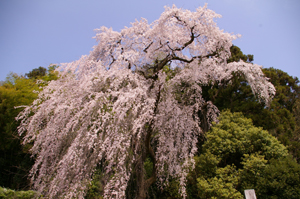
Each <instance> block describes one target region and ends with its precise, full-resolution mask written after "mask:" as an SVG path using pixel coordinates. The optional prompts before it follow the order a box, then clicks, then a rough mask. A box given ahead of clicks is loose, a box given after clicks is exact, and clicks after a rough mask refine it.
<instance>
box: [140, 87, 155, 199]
mask: <svg viewBox="0 0 300 199" xmlns="http://www.w3.org/2000/svg"><path fill="white" fill-rule="evenodd" d="M159 100H160V87H159V91H158V93H157V97H156V102H155V107H154V113H156V112H157V106H158V103H159ZM152 132H153V121H151V122H150V124H149V127H148V128H147V135H146V137H145V142H144V146H145V148H144V149H142V155H141V157H140V159H139V160H138V163H137V167H136V169H137V170H136V171H137V183H138V184H137V187H138V191H137V197H136V199H145V198H146V197H147V192H148V189H149V188H150V186H151V185H152V184H153V183H154V182H155V181H156V158H155V153H154V151H153V149H152V147H151V135H152ZM147 157H150V158H151V161H152V163H153V167H152V174H151V177H150V178H148V179H145V174H146V172H145V169H144V162H145V160H146V158H147Z"/></svg>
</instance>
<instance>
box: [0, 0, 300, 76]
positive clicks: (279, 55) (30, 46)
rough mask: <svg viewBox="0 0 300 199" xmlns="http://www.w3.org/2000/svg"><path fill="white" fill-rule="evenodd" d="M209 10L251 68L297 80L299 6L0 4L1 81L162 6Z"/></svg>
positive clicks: (224, 0)
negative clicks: (236, 35) (270, 69)
mask: <svg viewBox="0 0 300 199" xmlns="http://www.w3.org/2000/svg"><path fill="white" fill-rule="evenodd" d="M205 3H208V8H209V9H212V10H214V11H215V12H217V13H218V14H221V15H222V16H223V17H222V18H221V19H218V20H217V23H218V25H219V27H220V28H221V29H224V30H225V31H227V32H233V33H239V34H241V35H242V38H240V39H238V40H236V41H234V44H235V45H237V46H239V47H240V48H241V50H242V51H243V52H244V54H253V55H254V63H256V64H259V65H262V66H263V67H265V68H268V67H274V68H277V69H281V70H283V71H285V72H287V73H288V74H289V75H291V76H297V77H298V78H299V77H300V65H299V61H298V59H299V58H300V35H299V32H300V22H299V19H300V0H284V1H283V0H0V80H5V77H6V76H7V74H8V73H9V72H10V71H12V72H15V73H17V74H20V75H21V74H25V73H27V72H29V71H31V70H32V69H34V68H38V67H39V66H43V67H45V68H47V67H48V65H49V64H59V63H64V62H71V61H75V60H77V59H79V58H80V57H81V55H86V54H89V52H90V51H91V50H92V47H93V46H94V45H95V44H96V41H95V40H94V39H92V37H93V36H94V35H95V32H94V31H93V30H94V29H96V28H100V27H101V26H107V27H112V28H113V29H114V30H117V31H120V30H121V29H122V28H123V27H124V26H130V22H133V21H134V20H135V19H140V18H141V17H143V18H146V19H147V20H148V21H149V22H152V21H154V20H156V19H158V17H159V16H160V14H161V13H162V12H163V11H164V6H165V5H168V6H172V5H173V4H175V5H176V6H177V7H181V8H184V9H190V10H195V9H196V8H197V7H199V6H203V5H204V4H205Z"/></svg>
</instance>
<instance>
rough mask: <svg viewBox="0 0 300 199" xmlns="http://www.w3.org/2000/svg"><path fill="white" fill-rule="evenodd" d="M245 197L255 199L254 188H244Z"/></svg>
mask: <svg viewBox="0 0 300 199" xmlns="http://www.w3.org/2000/svg"><path fill="white" fill-rule="evenodd" d="M245 197H246V199H257V198H256V195H255V191H254V189H247V190H245Z"/></svg>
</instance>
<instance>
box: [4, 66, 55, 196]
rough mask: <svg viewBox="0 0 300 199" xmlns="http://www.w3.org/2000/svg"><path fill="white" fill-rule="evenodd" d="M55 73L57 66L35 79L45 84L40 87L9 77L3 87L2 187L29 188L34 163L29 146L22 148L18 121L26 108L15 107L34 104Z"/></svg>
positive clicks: (18, 77)
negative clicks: (29, 177)
mask: <svg viewBox="0 0 300 199" xmlns="http://www.w3.org/2000/svg"><path fill="white" fill-rule="evenodd" d="M40 68H41V67H40ZM54 69H55V66H51V67H49V70H48V71H47V73H45V74H44V76H40V77H38V76H36V78H38V79H40V80H43V81H40V82H39V83H38V84H37V81H36V78H31V79H30V78H25V77H23V76H18V75H17V74H15V73H10V74H9V75H8V76H7V78H6V81H5V82H4V83H3V85H1V86H0V154H1V156H0V168H1V169H0V176H1V177H0V186H3V187H9V188H12V189H16V190H20V189H28V188H29V184H30V183H29V181H28V180H27V175H28V172H29V170H30V168H31V166H32V164H33V161H32V159H31V158H30V155H29V154H28V150H29V148H30V145H25V146H22V145H21V142H22V139H21V137H19V135H18V133H17V127H18V125H19V123H18V122H17V121H16V120H15V118H16V117H17V115H18V114H19V112H20V111H22V110H23V108H22V107H19V108H16V107H18V106H23V105H29V104H31V103H32V102H33V100H35V99H36V98H37V95H38V94H37V92H38V91H39V90H41V87H43V86H44V85H46V84H47V81H49V80H53V79H56V78H57V74H56V73H55V71H54ZM35 70H37V69H33V71H35ZM29 73H30V74H32V73H33V72H32V71H31V72H29ZM34 91H36V92H34Z"/></svg>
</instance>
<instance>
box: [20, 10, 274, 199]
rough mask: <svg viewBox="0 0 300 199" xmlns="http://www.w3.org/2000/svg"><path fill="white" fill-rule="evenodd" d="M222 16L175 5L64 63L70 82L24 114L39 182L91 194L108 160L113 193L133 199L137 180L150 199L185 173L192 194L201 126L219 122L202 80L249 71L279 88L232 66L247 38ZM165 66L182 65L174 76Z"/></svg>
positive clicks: (55, 85) (59, 193) (267, 89)
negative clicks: (156, 186) (240, 38)
mask: <svg viewBox="0 0 300 199" xmlns="http://www.w3.org/2000/svg"><path fill="white" fill-rule="evenodd" d="M218 17H220V15H218V14H216V13H215V12H213V11H212V10H209V9H207V8H206V6H204V7H199V8H198V9H197V10H196V11H195V12H191V11H189V10H183V9H179V8H177V7H176V6H173V7H172V8H169V7H166V8H165V11H164V12H163V13H162V14H161V16H160V18H159V19H158V20H156V21H154V22H153V23H151V24H148V22H147V20H146V19H141V20H140V21H135V22H134V23H132V24H131V27H125V28H124V29H122V30H121V31H120V32H116V31H113V30H112V29H111V28H110V29H109V28H106V27H101V28H100V29H98V30H97V31H98V33H97V35H96V37H95V38H96V40H97V41H98V44H97V45H96V46H94V50H93V51H92V52H91V53H90V54H89V55H87V56H83V57H82V58H81V59H79V60H78V61H75V62H72V63H67V64H64V65H62V66H61V67H60V68H59V69H58V71H60V72H61V74H60V76H61V78H60V79H58V80H57V81H54V82H51V83H50V84H49V85H48V86H47V87H46V88H44V90H43V91H42V92H41V93H40V94H39V99H38V100H36V101H35V102H34V103H33V104H32V105H31V106H29V107H27V108H26V109H25V110H24V111H23V112H22V114H20V115H19V119H20V120H21V125H20V127H19V133H20V134H23V133H26V136H25V139H24V142H25V143H28V142H34V146H33V147H32V149H31V152H32V153H33V155H34V156H36V157H37V159H36V162H35V165H34V166H33V168H32V170H31V176H32V180H33V182H34V187H35V188H36V189H38V191H39V192H41V193H42V194H44V195H45V196H47V197H50V198H57V197H64V198H74V197H75V198H82V197H84V195H85V192H86V189H87V187H88V185H89V182H90V181H91V178H92V174H93V172H94V169H95V168H96V167H97V166H99V167H102V171H103V173H104V175H105V176H104V177H103V178H104V179H106V181H105V187H104V197H105V198H112V197H114V198H124V197H125V194H126V189H127V186H128V182H129V181H130V180H132V179H134V180H136V181H137V183H136V185H137V187H136V189H135V190H137V191H136V194H137V198H145V197H146V194H147V190H148V188H149V186H150V185H151V184H153V183H154V182H155V181H156V179H158V182H160V183H161V186H163V183H164V182H165V181H167V180H168V179H169V178H170V177H174V178H176V179H179V182H180V193H181V194H182V196H183V197H185V196H186V190H185V182H186V180H185V179H186V176H187V173H188V171H189V169H190V168H193V165H194V161H193V156H194V154H195V153H196V151H197V147H196V144H197V137H198V136H199V135H200V133H201V132H202V130H201V128H200V127H201V122H202V123H206V124H208V126H210V124H211V123H212V122H213V121H216V118H217V115H218V112H219V111H218V109H217V107H216V106H214V105H213V104H212V103H211V102H210V101H205V100H204V99H203V98H202V95H201V94H202V87H201V86H202V85H207V84H209V83H212V82H217V83H221V82H222V81H223V80H228V79H230V78H231V77H232V73H233V72H236V71H240V72H241V73H243V74H244V75H245V77H246V81H247V82H248V83H249V85H250V86H251V89H252V91H253V92H254V93H255V94H256V95H257V96H258V98H259V99H260V100H262V101H264V102H265V103H266V104H269V102H270V100H271V98H272V96H274V94H275V89H274V86H273V85H272V84H271V83H270V82H268V80H267V78H265V77H264V74H263V73H262V71H261V66H258V65H256V64H250V63H246V62H244V61H242V60H240V61H239V62H231V63H227V59H228V58H229V57H230V47H231V46H232V40H233V39H236V38H237V36H235V35H232V34H229V33H226V32H223V31H222V30H220V29H219V28H218V26H217V25H216V23H215V22H214V19H215V18H218ZM165 66H170V68H171V69H172V70H175V68H179V69H180V70H178V71H179V72H178V73H176V74H172V75H168V74H166V72H165V70H164V67H165ZM147 158H150V160H151V162H152V164H153V169H152V174H151V177H149V178H146V176H145V170H144V162H145V161H146V159H147Z"/></svg>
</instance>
